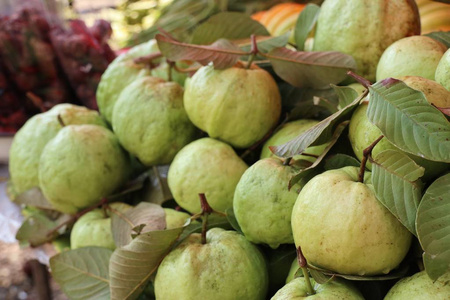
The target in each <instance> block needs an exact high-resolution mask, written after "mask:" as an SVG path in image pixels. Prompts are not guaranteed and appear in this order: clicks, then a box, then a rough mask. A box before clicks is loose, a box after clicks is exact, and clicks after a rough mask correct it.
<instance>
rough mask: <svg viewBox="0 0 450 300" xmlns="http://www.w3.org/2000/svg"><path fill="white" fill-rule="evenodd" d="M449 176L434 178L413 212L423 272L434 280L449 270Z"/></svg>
mask: <svg viewBox="0 0 450 300" xmlns="http://www.w3.org/2000/svg"><path fill="white" fill-rule="evenodd" d="M449 215H450V174H446V175H444V176H442V177H439V178H438V179H436V180H435V181H434V182H433V183H432V184H431V185H430V187H429V188H428V189H427V190H426V192H425V194H424V195H423V197H422V201H421V202H420V205H419V209H418V211H417V223H416V228H417V235H418V237H419V241H420V244H421V245H422V248H423V250H424V251H425V252H424V254H423V262H424V265H425V270H426V272H427V274H428V276H430V278H431V279H433V280H436V279H438V278H439V277H440V276H441V275H443V274H444V273H446V272H449V271H450V218H449Z"/></svg>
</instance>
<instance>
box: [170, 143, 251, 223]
mask: <svg viewBox="0 0 450 300" xmlns="http://www.w3.org/2000/svg"><path fill="white" fill-rule="evenodd" d="M247 168H248V166H247V165H246V164H245V162H244V161H243V160H242V159H241V158H240V157H239V156H237V155H236V153H235V152H234V150H233V148H231V147H230V146H229V145H228V144H225V143H223V142H221V141H218V140H215V139H212V138H202V139H199V140H196V141H194V142H192V143H190V144H188V145H187V146H185V147H184V148H183V149H181V151H180V152H178V154H177V155H176V156H175V158H174V160H173V162H172V164H171V165H170V168H169V173H168V176H167V180H168V184H169V188H170V191H171V192H172V195H173V197H174V199H175V201H176V202H177V203H178V205H180V206H181V207H182V208H184V209H185V210H187V211H188V212H190V213H193V214H194V213H198V212H200V211H201V208H200V200H199V196H198V194H199V193H205V195H206V198H207V199H208V203H209V204H210V205H211V207H212V208H213V209H215V210H217V211H221V212H223V211H225V210H226V209H227V208H230V207H232V206H233V195H234V190H235V189H236V185H237V184H238V182H239V179H240V178H241V176H242V174H243V173H244V172H245V170H246V169H247Z"/></svg>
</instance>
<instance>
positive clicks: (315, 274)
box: [309, 269, 333, 284]
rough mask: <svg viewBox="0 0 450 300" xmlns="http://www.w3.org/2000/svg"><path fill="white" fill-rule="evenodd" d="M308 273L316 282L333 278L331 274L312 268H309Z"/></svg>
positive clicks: (324, 281)
mask: <svg viewBox="0 0 450 300" xmlns="http://www.w3.org/2000/svg"><path fill="white" fill-rule="evenodd" d="M309 274H310V275H311V276H312V278H314V280H315V281H316V282H317V283H318V284H325V283H327V282H329V281H330V280H332V278H333V277H332V276H329V275H325V274H324V273H322V272H320V271H318V270H314V269H309Z"/></svg>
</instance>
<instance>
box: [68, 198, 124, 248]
mask: <svg viewBox="0 0 450 300" xmlns="http://www.w3.org/2000/svg"><path fill="white" fill-rule="evenodd" d="M110 206H111V207H112V208H113V209H115V210H118V211H120V212H121V213H125V212H126V211H127V210H128V209H130V208H132V206H131V205H128V204H126V203H122V202H116V203H112V204H110ZM88 246H97V247H104V248H108V249H111V250H114V249H115V248H116V244H115V243H114V239H113V235H112V231H111V212H110V211H109V210H106V211H105V212H104V211H103V209H101V208H98V209H94V210H92V211H90V212H88V213H86V214H84V215H83V216H81V217H80V218H79V219H78V220H77V221H76V222H75V224H74V225H73V228H72V231H71V232H70V247H71V248H72V249H77V248H81V247H88Z"/></svg>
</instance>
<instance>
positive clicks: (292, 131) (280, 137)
mask: <svg viewBox="0 0 450 300" xmlns="http://www.w3.org/2000/svg"><path fill="white" fill-rule="evenodd" d="M317 123H319V121H316V120H309V119H303V120H297V121H292V122H288V123H286V124H284V125H283V126H282V127H281V128H280V130H278V131H277V132H275V134H274V135H272V136H271V137H270V138H269V139H268V140H267V141H266V142H265V143H264V146H263V148H262V150H261V157H260V158H261V159H264V158H268V157H273V156H275V154H273V153H272V152H271V151H270V149H269V146H280V145H283V144H284V143H287V142H289V141H290V140H293V139H294V138H296V137H297V136H299V135H300V134H302V133H303V132H305V131H306V130H308V129H309V128H311V127H312V126H314V125H316V124H317ZM326 147H327V144H323V145H318V146H312V147H308V148H307V149H306V150H305V151H304V152H305V153H308V154H313V155H317V156H318V155H320V154H322V152H323V150H324V149H325V148H326ZM294 159H295V160H299V159H303V160H307V161H310V162H314V161H315V160H316V158H315V157H312V156H306V155H296V156H294Z"/></svg>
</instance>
